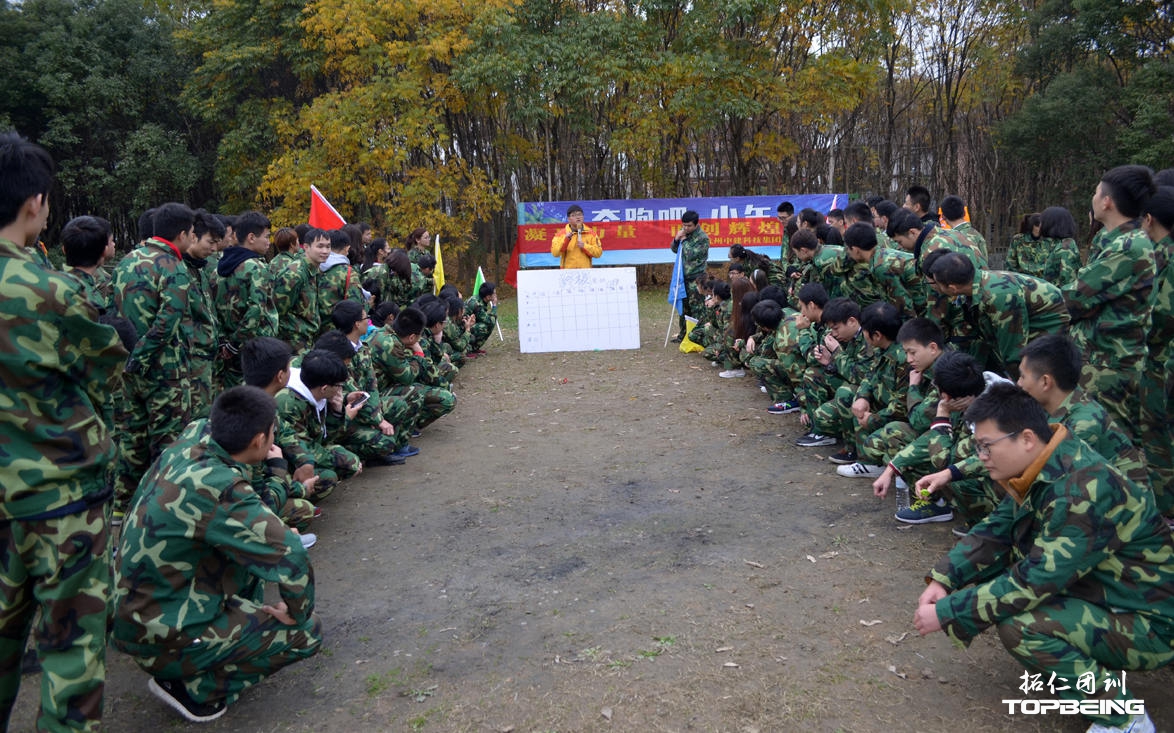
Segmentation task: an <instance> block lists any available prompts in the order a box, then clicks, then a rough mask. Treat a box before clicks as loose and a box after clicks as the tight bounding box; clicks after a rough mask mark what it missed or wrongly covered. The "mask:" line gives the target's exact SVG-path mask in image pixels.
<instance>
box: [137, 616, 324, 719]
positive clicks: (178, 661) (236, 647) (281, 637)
mask: <svg viewBox="0 0 1174 733" xmlns="http://www.w3.org/2000/svg"><path fill="white" fill-rule="evenodd" d="M114 643H115V645H116V646H118V647H119V648H120V649H121V650H122V651H124V652H126V653H127V654H130V655H131V656H132V657H134V660H135V663H136V664H138V665H139V667H141V668H142V669H143V671H145V672H146V673H147V674H150V675H151V676H153V677H158V678H160V679H165V680H180V681H182V682H183V684H184V687H185V688H186V689H187V692H188V694H189V695H191V696H192V698H193V699H194V700H196V701H197V702H201V703H205V704H214V703H218V702H220V701H224V702H225V703H226V704H228V705H231V704H232V703H234V702H236V700H237V698H239V697H240V696H241V693H242V692H244V691H245V690H246V689H247V688H248V687H250V686H252V685H255V684H256V683H258V682H260V681H261V680H263V679H265V678H266V677H268V676H269V675H271V674H273V673H274V672H276V671H277V670H279V669H281V668H282V667H285V666H287V665H290V664H293V663H294V662H299V661H301V660H303V659H308V658H309V657H312V656H313V655H314V654H316V653H317V652H318V649H319V647H320V646H321V645H322V624H321V622H319V621H318V618H317V617H316V616H313V615H311V617H310V618H309V619H308V620H307V621H306V622H305V623H303V624H300V625H297V626H286V625H285V624H283V623H281V622H280V621H278V620H277V619H275V618H273V617H272V616H270V615H269V614H267V613H265V612H264V611H262V610H260V608H259V607H258V606H257V605H256V604H255V603H254V602H253V601H251V600H247V599H244V598H239V597H234V598H232V599H230V601H229V603H228V604H227V605H226V607H225V609H224V613H223V614H222V615H221V616H219V617H218V618H217V619H216V620H215V621H214V622H213V623H212V625H211V626H209V627H208V628H207V629H205V630H204V633H202V634H201V635H200V638H199V639H198V640H197V641H196V642H194V643H192V644H190V645H188V646H187V647H185V648H183V649H179V650H165V651H162V652H159V651H157V650H148V649H146V648H142V647H135V646H134V645H128V644H122V643H119V642H117V641H115V642H114Z"/></svg>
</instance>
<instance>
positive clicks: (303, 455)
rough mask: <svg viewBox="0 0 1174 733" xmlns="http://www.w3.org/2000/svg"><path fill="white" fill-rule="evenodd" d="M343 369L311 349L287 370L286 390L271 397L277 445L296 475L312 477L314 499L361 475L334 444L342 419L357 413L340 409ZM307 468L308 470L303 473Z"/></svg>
mask: <svg viewBox="0 0 1174 733" xmlns="http://www.w3.org/2000/svg"><path fill="white" fill-rule="evenodd" d="M348 377H349V374H348V373H347V368H346V364H345V363H343V360H342V359H340V358H339V357H338V356H337V355H336V354H332V353H330V352H329V351H321V350H319V349H315V350H313V351H310V352H307V353H306V355H305V356H304V357H303V358H302V364H301V366H300V367H295V368H292V369H291V370H290V375H289V386H288V387H286V389H283V390H282V391H281V392H280V393H278V395H277V413H278V420H277V428H278V432H277V445H278V446H279V447H280V448H281V452H282V453H283V454H284V455H285V460H286V462H287V463H289V465H290V466H291V467H292V468H293V469H294V471H295V472H296V473H302V474H304V473H306V472H309V473H312V474H313V475H316V476H317V477H318V483H317V484H316V485H315V486H314V498H315V499H316V500H317V499H325V498H326V497H328V496H330V494H331V493H332V492H333V491H334V489H335V487H336V486H338V482H339V481H341V480H343V479H348V478H350V477H351V476H355V475H357V474H358V473H359V472H360V471H362V470H363V462H362V460H361V459H360V458H359V457H358V456H357V455H355V454H354V453H353V452H351V451H350V450H348V449H346V448H345V447H343V446H342V445H339V444H338V437H339V434H340V431H341V429H342V427H343V419H344V416H345V417H349V418H350V419H354V417H355V415H356V414H357V413H358V411H359V407H361V406H355V405H353V404H348V405H346V406H345V407H344V406H343V388H344V387H345V386H346V381H347V378H348ZM307 466H308V467H309V468H307Z"/></svg>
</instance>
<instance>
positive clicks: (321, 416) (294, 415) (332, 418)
mask: <svg viewBox="0 0 1174 733" xmlns="http://www.w3.org/2000/svg"><path fill="white" fill-rule="evenodd" d="M290 371H291V373H290V376H289V385H288V386H287V387H286V388H285V389H283V390H281V391H280V392H278V393H277V430H276V431H275V434H276V437H275V438H274V441H273V442H274V443H276V444H277V446H278V447H279V448H281V452H282V453H283V454H284V455H285V460H286V461H288V462H289V465H291V466H293V467H294V469H297V468H300V467H302V466H304V465H306V464H307V463H310V464H313V463H314V453H315V452H316V451H315V446H325V445H327V444H328V443H329V442H331V441H330V436H332V435H335V434H336V433H337V432H338V431H339V430H340V429H341V428H342V427H343V419H342V417H341V416H339V415H336V414H334V413H332V412H331V409H330V405H328V404H324V405H323V406H322V407H321V408H320V409H319V407H318V403H317V402H316V401H314V400H313V398H312V396H311V395H310V391H309V390H308V389H306V387H305V385H303V384H302V380H301V370H300V369H297V368H291V370H290Z"/></svg>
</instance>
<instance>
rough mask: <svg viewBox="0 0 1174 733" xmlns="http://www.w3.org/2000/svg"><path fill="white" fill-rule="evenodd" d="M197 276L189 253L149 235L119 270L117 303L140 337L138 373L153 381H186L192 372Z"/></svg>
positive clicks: (116, 271) (134, 356) (133, 359)
mask: <svg viewBox="0 0 1174 733" xmlns="http://www.w3.org/2000/svg"><path fill="white" fill-rule="evenodd" d="M190 287H191V275H190V274H189V273H188V268H187V265H185V264H184V262H183V255H182V254H180V252H179V250H177V249H175V248H174V247H173V246H172V245H171V244H170V243H169V242H166V241H164V240H162V239H157V238H151V239H148V240H147V241H146V242H145V243H144V244H143V245H142V246H141V247H139V248H138V249H136V250H134V251H133V252H131V253H130V254H128V255H127V256H126V257H123V258H122V259H121V260H120V261H119V263H118V266H117V267H116V268H115V269H114V307H115V308H116V309H117V310H118V312H119V314H120V315H122V316H125V317H126V318H127V319H129V320H130V322H131V323H132V324H134V327H135V331H136V332H137V333H138V335H139V341H138V343H137V344H135V348H134V351H133V352H132V353H131V362H132V364H133V365H134V368H135V369H136V370H137V373H139V374H142V375H143V376H144V377H146V378H148V379H152V380H155V379H158V380H164V381H181V380H184V379H186V378H187V376H188V375H189V374H190V373H191V353H192V342H191V333H190V332H189V331H185V330H184V328H183V325H184V323H190V322H191V306H190V304H189V303H188V297H189V295H188V289H189V288H190Z"/></svg>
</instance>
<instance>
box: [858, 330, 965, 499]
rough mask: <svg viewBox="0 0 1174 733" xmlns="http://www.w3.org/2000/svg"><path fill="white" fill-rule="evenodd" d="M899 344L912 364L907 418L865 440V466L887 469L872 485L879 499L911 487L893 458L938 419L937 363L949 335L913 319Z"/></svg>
mask: <svg viewBox="0 0 1174 733" xmlns="http://www.w3.org/2000/svg"><path fill="white" fill-rule="evenodd" d="M897 343H899V344H901V350H902V351H904V352H905V360H906V361H907V362H908V363H909V367H910V368H909V388H908V390H907V392H906V398H905V415H906V417H905V419H904V420H891V421H890V422H888V423H886V424H885V425H884V427H882V428H881V429H879V430H876V431H874V432H872V433H870V434H869V436H868V437H867V438H865V440H864V441H863V445H861V446H860V448H861V458H862V460H863V461H864V462H866V463H872V464H878V465H882V466H885V469H884V470H883V471H882V472H881V475H880V476H879V477H878V478H877V480H876V481H874V482H873V484H872V492H873V494H875V495H876V496H878V497H881V498H883V497H885V496H887V495H888V491H889V487H890V486H892V485H893V484H894V482H897V488H908V485H907V484H906V483H905V480H904V479H903V478H902V477H901V467H900V466H896V465H892V464H891V463H890V459H891V458H892V457H893V456H896V455H897V454H898V453H899V452H900V451H901V449H902V448H904V447H905V446H906V445H909V444H910V443H912V442H913V441H914V440H916V439H917V437H918V436H920V435H924V434H925V432H926V431H927V430H929V428H930V426H931V425H932V424H933V421H934V418H935V417H936V416H937V408H938V400H939V399H940V395H939V394H938V388H937V385H935V384H934V381H933V369H934V364H935V363H936V362H937V360H938V357H940V356H941V355H942V354H943V353H944V349H945V343H946V336H945V334H944V333H942V329H941V326H939V325H938V324H937V323H935V322H933V321H931V320H930V319H928V318H912V319H910V320H908V321H906V322H905V323H904V324H902V326H901V330H900V331H898V332H897Z"/></svg>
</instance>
